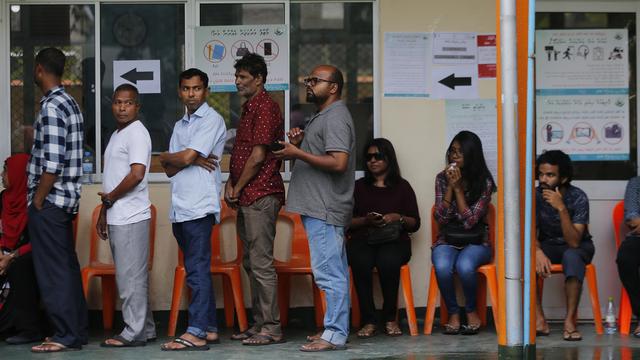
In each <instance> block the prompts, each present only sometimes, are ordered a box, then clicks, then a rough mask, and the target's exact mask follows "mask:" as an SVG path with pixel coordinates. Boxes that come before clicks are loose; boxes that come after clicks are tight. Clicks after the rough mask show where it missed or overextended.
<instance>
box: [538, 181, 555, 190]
mask: <svg viewBox="0 0 640 360" xmlns="http://www.w3.org/2000/svg"><path fill="white" fill-rule="evenodd" d="M557 187H558V185H555V186H551V185H548V184H545V183H540V188H541V189H543V190H555V189H556V188H557Z"/></svg>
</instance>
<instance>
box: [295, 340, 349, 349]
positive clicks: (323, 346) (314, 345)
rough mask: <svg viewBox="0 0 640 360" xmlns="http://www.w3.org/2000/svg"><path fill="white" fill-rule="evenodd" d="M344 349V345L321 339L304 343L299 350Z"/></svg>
mask: <svg viewBox="0 0 640 360" xmlns="http://www.w3.org/2000/svg"><path fill="white" fill-rule="evenodd" d="M317 345H321V346H317ZM346 349H347V346H346V345H336V344H332V343H330V342H328V341H326V340H323V339H319V340H316V341H313V342H311V343H309V344H305V345H302V346H301V347H300V351H304V352H322V351H336V350H346Z"/></svg>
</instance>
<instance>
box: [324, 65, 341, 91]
mask: <svg viewBox="0 0 640 360" xmlns="http://www.w3.org/2000/svg"><path fill="white" fill-rule="evenodd" d="M327 80H330V81H333V82H334V83H335V84H336V85H338V96H341V95H342V87H343V86H344V76H342V71H340V69H338V68H337V67H335V66H333V69H332V71H331V75H329V79H327Z"/></svg>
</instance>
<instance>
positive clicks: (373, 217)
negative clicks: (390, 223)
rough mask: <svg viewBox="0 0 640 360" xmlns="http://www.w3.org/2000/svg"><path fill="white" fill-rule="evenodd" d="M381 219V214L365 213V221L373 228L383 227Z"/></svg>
mask: <svg viewBox="0 0 640 360" xmlns="http://www.w3.org/2000/svg"><path fill="white" fill-rule="evenodd" d="M382 218H383V216H382V214H380V213H377V212H375V211H370V212H369V213H367V220H368V221H369V223H370V224H371V225H373V226H383V225H384V220H383V219H382Z"/></svg>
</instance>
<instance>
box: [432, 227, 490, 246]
mask: <svg viewBox="0 0 640 360" xmlns="http://www.w3.org/2000/svg"><path fill="white" fill-rule="evenodd" d="M442 232H443V234H444V239H445V241H446V242H447V244H449V245H452V246H456V247H465V246H467V245H482V243H483V242H484V239H485V233H486V224H485V223H484V222H479V223H477V224H476V225H474V226H473V227H472V228H471V229H465V228H464V224H462V222H460V221H452V222H449V223H447V224H446V225H445V226H444V227H443V228H442Z"/></svg>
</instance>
